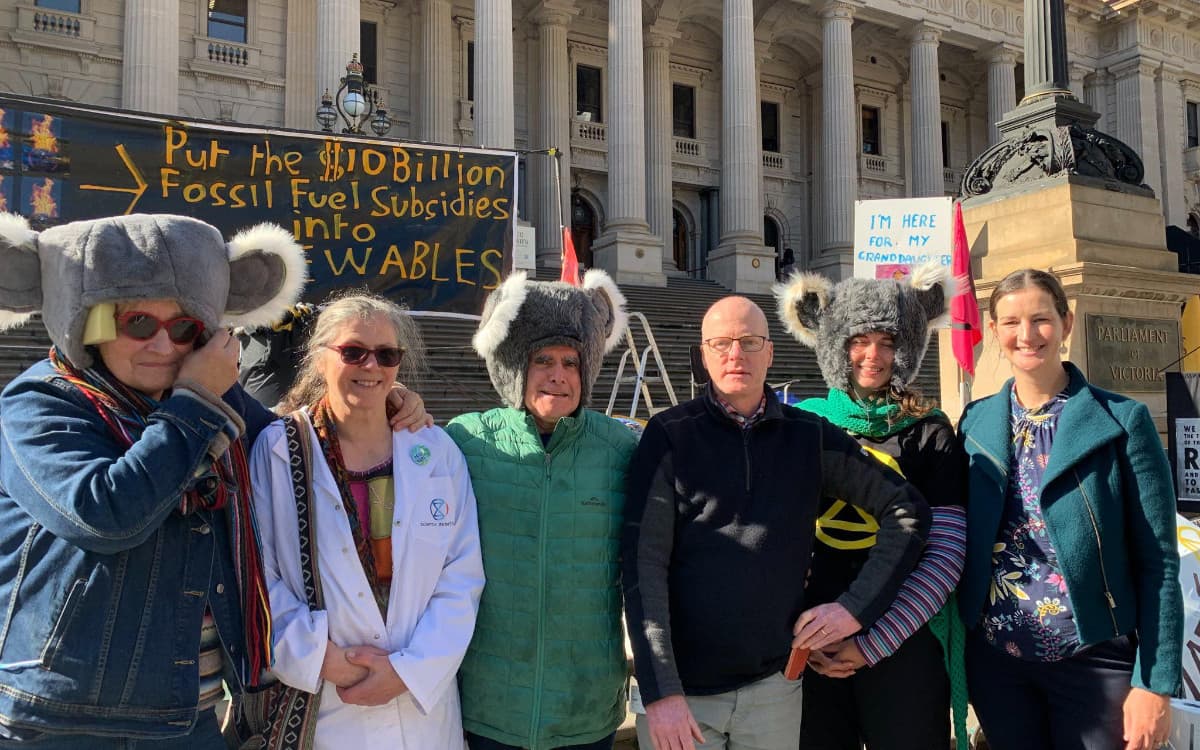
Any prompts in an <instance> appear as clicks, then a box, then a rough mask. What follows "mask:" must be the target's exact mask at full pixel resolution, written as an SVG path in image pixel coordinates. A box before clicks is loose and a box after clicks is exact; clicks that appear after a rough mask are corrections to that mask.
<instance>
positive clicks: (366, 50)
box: [358, 21, 379, 85]
mask: <svg viewBox="0 0 1200 750" xmlns="http://www.w3.org/2000/svg"><path fill="white" fill-rule="evenodd" d="M378 43H379V26H378V24H374V23H371V22H370V21H360V22H359V24H358V45H359V48H360V49H362V52H361V53H359V56H358V59H359V60H360V61H361V62H362V64H363V80H365V81H366V82H367V83H369V84H372V85H374V84H376V83H379V50H378Z"/></svg>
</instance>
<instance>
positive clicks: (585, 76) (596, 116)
mask: <svg viewBox="0 0 1200 750" xmlns="http://www.w3.org/2000/svg"><path fill="white" fill-rule="evenodd" d="M602 97H603V91H602V89H601V84H600V69H599V68H593V67H592V66H591V65H576V66H575V111H576V112H577V113H579V114H581V115H586V116H588V117H590V118H591V120H592V122H604V109H603V107H602V104H601V102H602V101H603V98H602Z"/></svg>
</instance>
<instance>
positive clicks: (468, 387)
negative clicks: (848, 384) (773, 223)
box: [421, 278, 938, 422]
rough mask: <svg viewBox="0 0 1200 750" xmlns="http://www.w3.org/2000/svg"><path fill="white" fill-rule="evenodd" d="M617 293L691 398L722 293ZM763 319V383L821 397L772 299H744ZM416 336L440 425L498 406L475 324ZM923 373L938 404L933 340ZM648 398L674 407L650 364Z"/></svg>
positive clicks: (604, 383)
mask: <svg viewBox="0 0 1200 750" xmlns="http://www.w3.org/2000/svg"><path fill="white" fill-rule="evenodd" d="M621 291H622V292H623V293H624V294H625V297H626V299H627V300H628V302H629V310H630V311H634V312H640V313H642V314H643V315H645V316H646V319H647V320H648V321H649V323H650V327H651V330H652V332H653V334H654V338H655V340H656V342H657V344H658V348H659V352H660V355H661V356H662V359H663V363H664V365H665V366H666V370H667V376H668V378H669V379H670V381H671V385H672V386H673V388H674V391H675V396H676V398H677V399H678V400H679V401H681V402H682V401H686V400H687V399H688V398H690V396H691V388H690V387H689V386H690V383H691V377H690V376H691V366H690V362H691V355H690V347H691V346H692V345H693V344H697V343H699V341H700V320H701V319H702V318H703V317H704V312H705V310H707V309H708V306H709V305H711V304H712V303H713V302H715V301H716V300H718V299H720V298H721V297H723V296H725V295H727V294H729V291H728V290H727V289H725V288H724V287H722V286H720V285H718V284H716V283H714V282H711V281H699V280H694V279H678V278H671V279H669V280H668V282H667V286H666V288H663V287H649V286H634V285H622V286H621ZM749 296H750V298H751V299H753V300H754V301H755V302H756V303H758V304H759V306H761V307H762V308H763V309H764V310H765V311H766V313H767V320H768V322H769V324H770V331H771V339H772V340H773V341H774V342H775V360H774V364H773V365H772V366H771V369H770V371H769V372H768V374H767V380H768V382H770V383H771V384H773V385H776V386H777V387H778V388H782V387H783V385H784V384H789V386H788V392H789V393H794V394H796V395H798V396H802V397H806V396H818V395H822V394H824V393H825V390H826V387H825V382H824V380H823V379H822V378H821V373H820V370H819V369H818V368H817V362H816V358H815V356H814V355H813V353H812V351H811V350H810V349H808V348H806V347H804V346H801V345H800V344H799V343H797V342H796V340H795V339H793V338H792V337H791V336H789V335H788V334H786V333H785V332H784V330H783V326H782V325H781V324H780V323H779V322H778V320H777V319H776V317H775V300H774V298H773V297H771V296H770V295H749ZM632 328H633V332H634V344H635V346H636V347H637V348H638V350H639V354H640V353H641V350H642V349H643V348H644V347H645V345H646V341H645V338H644V336H643V335H642V331H641V326H640V325H638V324H636V323H635V324H634V325H633V326H632ZM421 330H422V333H423V335H424V336H425V346H426V348H427V349H428V350H429V364H430V374H429V375H428V376H427V377H426V378H425V379H424V381H423V382H422V383H421V389H422V390H421V393H422V395H423V396H424V398H425V403H426V406H427V407H428V409H429V411H430V413H432V414H433V415H434V416H435V417H437V419H438V421H439V422H441V421H444V420H446V419H448V418H450V417H452V416H454V415H456V414H461V413H463V412H465V411H475V410H480V409H486V408H491V407H493V406H496V405H497V404H498V399H497V397H496V395H495V391H494V390H493V389H492V386H491V381H489V380H488V377H487V370H486V368H484V366H483V363H482V361H481V360H479V358H478V357H477V356H476V355H475V352H474V351H473V350H472V349H471V348H470V341H471V335H472V334H473V333H474V330H475V323H474V321H468V320H461V319H447V318H432V317H425V318H422V319H421ZM624 350H625V344H624V343H623V342H622V344H621V345H620V346H618V347H617V349H616V350H614V351H613V353H612V354H609V355H608V357H607V358H605V361H604V367H603V368H602V369H601V372H600V377H599V379H598V381H597V382H596V386H595V388H594V389H593V391H592V404H591V405H592V407H593V408H595V409H598V410H604V409H605V407H606V406H607V405H608V402H609V397H610V395H611V393H612V389H613V383H614V380H615V378H616V374H617V368H618V365H619V363H620V360H621V355H622V352H623V351H624ZM925 361H926V367H925V368H924V370H925V373H924V374H923V375H922V377H921V378H919V379H918V383H917V385H918V387H919V388H920V389H921V390H922V392H923V393H925V394H927V395H929V396H934V397H936V396H937V394H938V375H937V364H936V363H937V340H936V338H935V339H934V341H933V342H931V345H930V351H929V353H928V354H927V355H926V360H925ZM635 369H636V363H635V362H633V361H632V357H630V359H629V361H627V362H626V365H625V371H624V374H625V375H626V376H631V375H633V373H634V371H635ZM647 375H649V376H650V378H651V382H650V383H649V390H650V399H651V402H652V404H653V406H654V409H655V410H658V409H661V408H665V407H668V406H670V405H671V401H670V399H669V397H668V395H667V391H666V388H665V387H664V386H663V384H662V382H661V378H660V377H659V376H660V373H659V372H658V368H657V367H656V366H655V364H654V360H653V357H651V359H650V363H649V365H648V367H647ZM633 393H634V386H633V384H632V382H627V383H624V384H622V385H621V387H620V388H619V389H618V392H617V399H616V403H615V405H614V408H613V413H614V414H621V415H629V412H630V406H631V405H632V401H633ZM649 415H650V411H649V410H648V409H647V406H646V403H645V400H644V399H641V400H640V402H639V404H638V409H637V413H636V414H635V415H634V416H637V417H639V418H642V419H645V418H647V417H648V416H649Z"/></svg>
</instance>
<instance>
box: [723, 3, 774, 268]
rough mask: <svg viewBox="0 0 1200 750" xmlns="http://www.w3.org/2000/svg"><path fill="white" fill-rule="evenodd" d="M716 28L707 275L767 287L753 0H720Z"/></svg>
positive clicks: (770, 254)
mask: <svg viewBox="0 0 1200 750" xmlns="http://www.w3.org/2000/svg"><path fill="white" fill-rule="evenodd" d="M722 5H723V11H722V30H721V242H720V245H718V246H717V249H716V252H714V253H713V254H712V255H711V256H709V259H708V276H709V278H710V279H712V280H713V281H716V282H718V283H719V284H723V285H724V286H726V287H728V288H730V289H734V290H736V291H739V292H741V291H745V292H766V291H769V289H770V287H771V285H772V284H773V283H774V282H775V251H774V248H767V247H765V246H764V245H763V242H762V224H763V215H762V189H763V188H762V130H761V126H760V123H759V105H758V73H757V72H756V58H757V56H758V55H757V50H756V49H755V46H754V3H753V1H752V0H725V2H724V3H722Z"/></svg>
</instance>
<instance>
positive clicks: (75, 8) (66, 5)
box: [34, 0, 81, 13]
mask: <svg viewBox="0 0 1200 750" xmlns="http://www.w3.org/2000/svg"><path fill="white" fill-rule="evenodd" d="M80 2H81V0H36V2H34V5H36V6H37V7H39V8H49V9H50V10H65V11H66V12H67V13H79V3H80Z"/></svg>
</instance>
